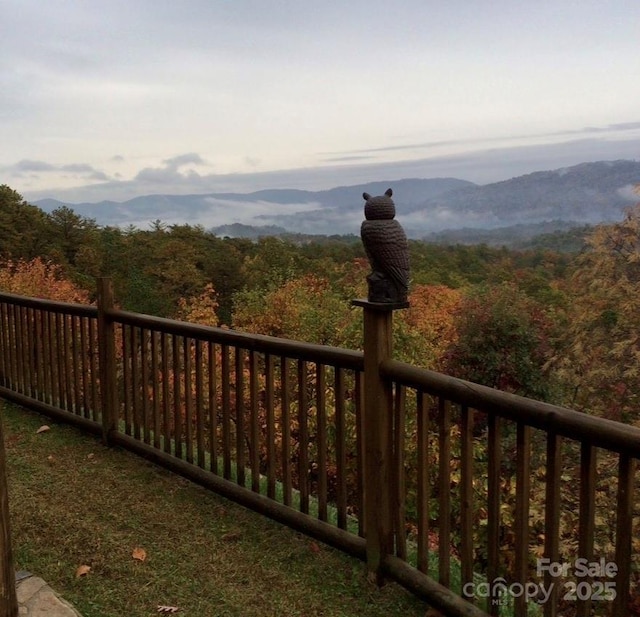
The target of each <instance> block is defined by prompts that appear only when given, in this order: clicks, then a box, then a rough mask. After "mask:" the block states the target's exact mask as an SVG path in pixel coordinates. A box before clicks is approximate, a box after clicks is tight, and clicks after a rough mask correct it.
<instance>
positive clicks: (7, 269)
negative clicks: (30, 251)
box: [0, 257, 90, 304]
mask: <svg viewBox="0 0 640 617" xmlns="http://www.w3.org/2000/svg"><path fill="white" fill-rule="evenodd" d="M0 290H1V291H4V292H8V293H13V294H17V295H21V296H31V297H35V298H46V299H48V300H57V301H59V302H72V303H76V304H90V297H89V293H88V292H87V291H86V290H84V289H80V288H79V287H78V286H77V285H75V284H74V283H73V282H72V281H70V280H69V279H68V278H66V277H65V276H64V273H63V272H62V268H61V267H60V266H58V265H56V264H53V263H51V262H48V261H44V260H43V259H41V258H40V257H36V258H35V259H32V260H30V261H26V260H22V259H20V260H18V261H12V260H8V261H5V262H4V263H3V264H1V265H0Z"/></svg>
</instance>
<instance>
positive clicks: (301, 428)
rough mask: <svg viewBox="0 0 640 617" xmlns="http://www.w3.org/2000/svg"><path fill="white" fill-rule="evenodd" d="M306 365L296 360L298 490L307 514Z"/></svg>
mask: <svg viewBox="0 0 640 617" xmlns="http://www.w3.org/2000/svg"><path fill="white" fill-rule="evenodd" d="M307 413H308V397H307V363H306V362H305V361H304V360H298V434H299V441H298V489H299V490H300V512H303V513H305V514H308V513H309V429H308V424H307Z"/></svg>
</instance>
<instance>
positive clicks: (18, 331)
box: [13, 304, 25, 394]
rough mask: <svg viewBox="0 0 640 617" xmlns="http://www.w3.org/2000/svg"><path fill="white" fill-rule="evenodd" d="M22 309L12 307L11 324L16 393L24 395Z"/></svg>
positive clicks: (15, 306) (16, 306)
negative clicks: (14, 348)
mask: <svg viewBox="0 0 640 617" xmlns="http://www.w3.org/2000/svg"><path fill="white" fill-rule="evenodd" d="M21 316H22V307H20V306H18V305H16V304H14V305H13V322H14V328H15V346H16V373H17V376H18V378H17V379H16V384H17V389H18V392H20V393H22V394H24V392H25V384H24V346H23V340H22V319H21Z"/></svg>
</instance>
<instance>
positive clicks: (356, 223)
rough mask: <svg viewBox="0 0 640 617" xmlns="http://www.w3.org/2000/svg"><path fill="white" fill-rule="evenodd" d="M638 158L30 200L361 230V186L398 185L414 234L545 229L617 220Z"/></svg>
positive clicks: (118, 217)
mask: <svg viewBox="0 0 640 617" xmlns="http://www.w3.org/2000/svg"><path fill="white" fill-rule="evenodd" d="M639 183H640V161H633V160H617V161H599V162H593V163H582V164H580V165H575V166H572V167H567V168H562V169H556V170H552V171H538V172H534V173H530V174H527V175H523V176H518V177H515V178H512V179H510V180H505V181H502V182H495V183H492V184H485V185H478V184H474V183H473V182H468V181H466V180H461V179H457V178H431V179H418V178H412V179H400V180H385V181H381V182H371V183H367V184H360V185H355V186H340V187H335V188H332V189H329V190H323V191H304V190H298V189H268V190H262V191H256V192H253V193H246V194H243V193H209V194H200V195H145V196H142V197H136V198H134V199H130V200H128V201H125V202H112V201H103V202H99V203H78V204H69V203H66V204H65V203H63V202H60V201H58V200H55V199H43V200H39V201H35V202H33V203H34V205H37V206H39V207H40V208H41V209H43V210H45V211H47V212H51V211H53V210H55V209H56V208H59V207H61V206H67V207H69V208H71V209H72V210H74V211H75V212H76V213H77V214H79V215H80V216H83V217H86V218H91V219H94V220H95V221H96V223H97V224H99V225H102V226H107V225H111V226H120V227H123V226H125V227H126V226H129V225H133V226H135V227H139V228H148V227H149V225H150V223H152V222H154V221H161V222H162V223H165V224H167V225H173V224H191V225H202V226H203V227H205V228H206V229H210V230H212V231H213V232H214V233H216V234H218V235H230V236H231V235H253V236H255V235H260V234H262V235H277V234H279V233H297V234H316V235H336V234H340V235H343V234H357V233H358V232H359V228H360V224H361V222H362V220H363V205H364V200H363V199H362V193H363V192H367V193H370V194H371V195H380V194H382V193H384V191H385V190H386V189H387V188H392V189H393V198H394V201H395V203H396V218H397V219H398V220H399V221H400V222H401V223H402V225H403V227H404V228H405V230H406V232H407V235H408V236H409V237H413V238H423V237H427V236H432V235H433V234H434V233H440V232H445V231H447V232H448V231H450V230H461V229H467V230H495V229H497V228H505V227H511V226H517V227H518V228H519V229H520V231H522V228H523V227H524V228H527V227H531V229H532V230H533V229H535V228H538V229H539V228H540V227H541V226H542V227H544V228H545V230H547V231H553V230H554V229H566V228H567V226H579V225H584V224H594V223H598V222H603V221H615V220H619V219H620V218H621V216H622V214H623V212H624V210H625V208H627V207H629V206H630V205H632V204H633V203H635V202H637V201H640V195H638V194H637V193H636V192H634V187H635V186H636V185H638V184H639Z"/></svg>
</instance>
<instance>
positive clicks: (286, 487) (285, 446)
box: [280, 356, 293, 506]
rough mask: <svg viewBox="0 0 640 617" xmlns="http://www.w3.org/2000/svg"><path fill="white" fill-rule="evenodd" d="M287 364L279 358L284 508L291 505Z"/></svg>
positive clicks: (289, 405) (283, 359)
mask: <svg viewBox="0 0 640 617" xmlns="http://www.w3.org/2000/svg"><path fill="white" fill-rule="evenodd" d="M289 388H290V385H289V362H288V360H287V358H286V356H282V357H281V358H280V389H281V393H280V401H281V407H280V417H281V421H280V425H281V427H282V493H283V494H282V498H283V501H284V504H285V505H286V506H290V505H291V501H292V493H293V489H292V483H291V413H290V407H291V397H290V393H289Z"/></svg>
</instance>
